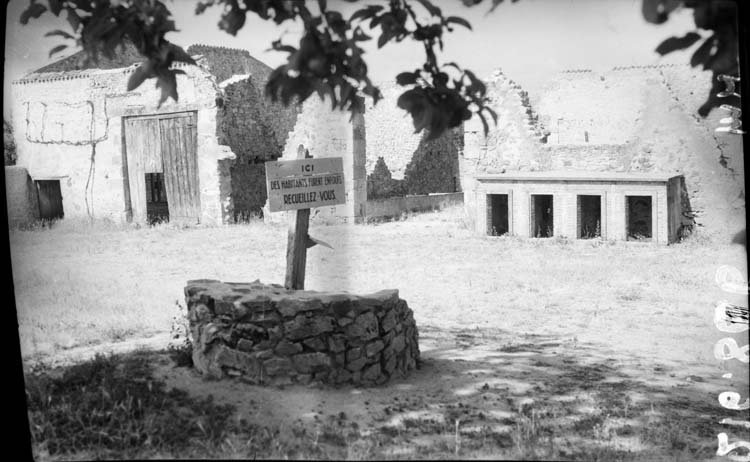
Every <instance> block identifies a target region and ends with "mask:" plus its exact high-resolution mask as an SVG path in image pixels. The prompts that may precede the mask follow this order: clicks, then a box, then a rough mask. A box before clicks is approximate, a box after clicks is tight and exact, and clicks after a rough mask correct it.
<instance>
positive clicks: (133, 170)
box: [125, 118, 163, 223]
mask: <svg viewBox="0 0 750 462" xmlns="http://www.w3.org/2000/svg"><path fill="white" fill-rule="evenodd" d="M125 151H126V153H127V170H128V186H129V188H128V189H129V191H130V214H131V219H132V220H133V221H134V222H136V223H145V222H146V173H161V172H162V171H163V167H162V159H161V140H160V136H159V119H156V118H128V119H125Z"/></svg>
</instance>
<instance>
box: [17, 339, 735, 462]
mask: <svg viewBox="0 0 750 462" xmlns="http://www.w3.org/2000/svg"><path fill="white" fill-rule="evenodd" d="M507 338H510V336H509V335H507V333H503V332H501V331H497V330H494V331H489V330H452V331H445V330H438V329H429V328H422V329H420V347H421V350H422V364H421V367H420V369H419V370H417V371H415V372H414V373H413V374H411V375H410V376H409V377H406V378H402V379H398V380H394V381H392V382H391V383H389V384H387V385H385V386H382V387H374V388H356V387H351V386H349V387H341V388H335V389H332V388H328V387H323V386H290V387H286V388H271V387H259V386H253V385H248V384H245V383H242V382H239V381H236V380H227V381H218V382H217V381H207V380H204V379H202V378H201V377H199V376H198V375H197V374H196V372H195V371H194V370H192V369H189V368H185V367H175V365H174V363H173V362H172V361H170V360H169V356H168V355H167V354H166V353H163V352H161V353H155V354H153V355H152V356H151V357H152V360H151V361H152V364H153V365H154V370H153V376H154V377H155V378H156V379H157V380H159V381H164V383H165V389H171V388H176V389H179V390H184V391H185V392H187V393H188V395H189V396H191V397H193V398H194V399H195V400H196V401H199V402H201V400H205V399H206V398H207V397H208V396H211V397H212V400H214V401H215V402H216V403H218V404H220V405H222V406H227V405H229V406H230V407H227V408H222V409H224V410H223V411H222V412H223V413H224V414H225V415H226V417H227V422H237V423H238V424H237V425H228V426H227V427H226V429H225V430H224V433H222V434H221V437H218V438H217V437H216V435H214V437H213V440H212V441H213V443H212V444H214V446H212V447H213V448H214V449H213V450H214V451H218V453H217V452H214V453H213V454H214V456H215V457H237V456H240V457H262V458H265V457H290V458H310V457H315V458H335V459H342V458H346V459H372V458H389V459H392V458H399V459H401V458H403V459H424V458H431V459H435V458H493V459H545V460H550V459H563V460H607V461H611V460H649V461H653V460H707V459H708V460H712V459H714V458H716V460H723V458H719V457H718V456H716V449H717V446H718V444H717V435H718V434H719V433H721V432H725V433H727V434H728V435H729V440H730V442H732V441H736V440H738V439H742V440H748V437H749V436H750V435H749V434H750V431H748V429H746V428H743V427H738V426H728V425H722V424H721V423H720V421H721V420H722V419H724V418H732V419H735V420H748V418H750V413H749V412H748V411H747V410H744V411H732V410H728V409H725V408H723V407H722V406H721V405H720V404H719V402H718V401H717V396H718V394H719V393H720V392H722V391H726V390H731V389H734V390H744V389H746V388H747V382H746V381H745V382H742V380H746V378H736V379H733V380H734V381H733V380H728V379H726V378H722V377H721V374H720V372H721V371H719V370H718V369H717V368H712V367H711V366H710V365H709V366H705V367H701V366H700V365H695V364H690V365H688V364H687V363H686V365H684V366H678V365H674V364H672V365H664V364H653V363H645V362H641V361H640V360H639V358H626V357H623V356H622V355H616V354H613V353H611V352H606V351H602V349H601V348H598V347H596V346H594V345H586V344H579V343H578V342H576V341H575V340H561V339H557V338H553V337H549V336H541V335H532V336H525V337H523V338H520V339H519V340H518V341H514V342H507V341H504V340H503V339H507ZM141 354H142V353H141ZM613 358H616V359H613ZM27 382H28V379H27ZM744 398H745V397H744V396H743V399H744ZM183 406H184V404H183ZM227 409H231V410H227ZM143 418H147V416H146V417H143ZM239 422H243V423H244V424H243V425H239ZM245 424H247V425H245ZM32 425H33V416H32ZM248 425H249V426H248ZM214 433H215V432H214ZM197 436H198V437H199V436H200V433H197ZM260 441H266V443H268V444H267V449H263V448H264V447H266V443H264V444H263V445H259V442H260ZM271 442H272V444H271ZM37 443H40V444H41V443H43V442H37ZM738 451H741V449H740V450H738ZM167 452H168V453H169V454H170V455H171V456H178V457H179V456H190V455H194V454H196V453H195V452H190V451H189V450H188V449H185V450H184V452H178V453H174V452H172V451H171V450H168V448H167ZM198 453H200V452H198ZM133 454H139V453H137V452H135V453H133ZM737 454H741V452H739V453H737ZM126 455H128V454H126ZM130 455H132V454H130Z"/></svg>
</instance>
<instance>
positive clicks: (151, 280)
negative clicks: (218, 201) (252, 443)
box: [11, 212, 750, 460]
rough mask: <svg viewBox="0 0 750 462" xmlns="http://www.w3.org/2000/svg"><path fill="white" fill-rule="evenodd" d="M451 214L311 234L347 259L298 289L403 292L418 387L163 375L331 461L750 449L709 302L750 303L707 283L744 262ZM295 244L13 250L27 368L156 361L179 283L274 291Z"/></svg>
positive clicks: (103, 240) (61, 235)
mask: <svg viewBox="0 0 750 462" xmlns="http://www.w3.org/2000/svg"><path fill="white" fill-rule="evenodd" d="M451 213H453V214H451ZM455 213H456V212H447V213H446V212H444V213H442V214H427V215H426V216H418V217H412V218H411V219H409V220H407V221H403V222H395V223H385V224H380V225H368V226H359V227H347V226H322V227H314V228H313V229H312V231H311V234H312V235H313V236H315V237H317V238H320V239H323V240H324V241H326V242H330V243H332V244H333V245H334V247H335V249H336V250H335V251H329V250H328V249H318V248H315V249H312V250H311V251H310V253H309V257H308V285H307V287H309V288H314V289H317V290H342V289H343V290H348V291H352V292H359V293H365V292H368V291H375V290H380V289H384V288H399V290H400V294H401V297H402V298H404V299H405V300H407V302H408V303H409V306H410V308H412V309H413V310H414V315H415V319H416V321H417V325H418V328H419V341H420V350H421V352H422V364H421V368H420V369H419V370H417V371H415V372H414V373H413V374H411V375H410V376H409V377H407V378H403V379H399V380H395V381H392V382H390V383H389V384H387V385H384V386H381V387H374V388H357V387H351V386H349V387H342V388H335V389H334V388H327V387H321V386H289V387H285V388H283V389H279V388H272V387H258V386H252V385H248V384H245V383H242V382H238V381H220V382H216V381H207V380H204V379H202V378H201V377H199V376H197V375H196V373H195V372H194V371H193V370H191V369H187V368H180V367H175V366H174V364H173V363H172V362H171V361H170V360H169V358H168V356H167V355H166V354H161V355H159V356H158V357H159V358H161V359H160V360H158V361H157V364H158V370H157V373H158V375H160V376H161V377H163V378H164V379H165V380H166V381H167V383H168V384H169V385H170V386H174V387H177V388H180V389H185V390H187V391H188V392H189V393H191V394H193V395H195V396H207V395H209V394H210V395H213V396H214V397H215V398H216V399H217V400H218V401H219V402H224V403H228V404H233V405H235V406H236V407H237V418H238V419H239V418H244V419H246V420H249V421H251V422H257V423H259V424H262V425H265V426H268V427H269V428H272V427H275V428H282V429H285V430H286V431H292V432H297V431H298V430H299V432H301V433H295V434H301V435H305V436H303V437H304V438H310V439H311V440H314V442H315V444H316V445H318V444H320V445H321V447H325V448H327V449H326V451H329V452H326V454H329V455H330V457H334V458H344V457H345V458H354V459H357V458H371V457H373V455H375V457H387V458H410V459H412V458H423V457H427V458H444V457H467V458H557V459H560V458H562V459H570V458H572V459H584V460H594V459H598V460H618V459H624V460H696V458H697V459H699V460H713V459H716V460H723V458H720V457H718V456H716V448H717V435H718V434H719V433H721V432H726V433H728V435H729V440H730V442H733V441H736V440H738V439H742V440H746V441H747V440H748V439H749V438H750V429H748V428H743V427H740V426H733V425H726V424H721V423H720V421H721V420H722V419H726V418H731V419H735V420H748V419H749V418H750V413H749V412H748V411H747V410H743V411H732V410H727V409H725V408H723V407H722V406H721V405H720V403H719V402H718V399H717V397H718V395H719V393H721V392H723V391H730V390H734V391H738V392H740V393H741V395H742V400H743V401H744V399H745V398H746V394H745V392H743V391H742V390H747V389H748V382H749V381H748V368H747V366H746V365H745V364H742V363H740V362H739V361H736V360H731V361H721V360H718V359H716V358H715V357H714V354H713V346H714V344H715V343H716V341H717V340H719V339H720V338H723V337H726V336H732V337H733V338H735V339H736V340H737V343H739V344H740V345H744V344H747V343H748V340H747V339H748V335H747V334H748V332H747V331H744V332H742V333H737V334H731V335H730V334H726V333H723V332H721V331H719V330H718V329H716V327H715V326H714V324H713V314H714V306H715V305H716V302H717V301H718V300H728V301H730V302H732V303H737V304H740V305H744V306H747V296H746V295H736V294H729V293H726V292H723V291H722V290H721V289H720V288H719V287H718V286H717V284H716V282H715V280H714V275H715V271H716V268H717V267H718V266H720V265H723V264H729V265H733V266H735V267H737V268H738V269H739V270H740V272H741V273H742V275H743V277H745V280H746V275H747V268H746V256H745V253H744V249H743V248H741V247H739V246H731V245H728V244H721V243H719V244H717V243H710V242H706V243H696V242H693V243H686V244H680V245H677V246H670V247H659V246H654V245H649V244H622V243H617V244H615V243H601V242H599V243H596V242H568V241H565V240H560V239H551V240H543V241H542V240H526V241H524V240H519V239H515V238H483V237H476V236H473V235H471V233H470V232H469V231H468V230H467V229H466V227H465V226H461V224H460V222H458V221H457V220H456V219H455V218H456V217H455ZM285 231H286V230H285V228H283V227H277V228H273V227H271V228H268V227H262V226H257V225H255V226H244V227H241V226H238V227H229V228H226V227H225V228H218V229H197V230H187V231H185V230H171V229H166V228H162V229H158V228H157V229H148V230H137V231H134V230H114V231H106V232H91V231H83V232H81V231H79V230H74V231H73V232H71V231H70V230H67V231H66V230H58V231H55V230H50V231H48V232H39V231H37V232H25V233H17V234H15V235H12V236H11V246H12V247H11V248H12V251H11V252H12V257H13V272H14V280H15V281H16V297H17V305H18V315H19V324H20V332H21V337H22V353H23V356H24V361H25V364H26V366H27V368H29V369H34V368H38V367H41V365H44V367H46V368H48V367H52V366H55V365H64V364H70V363H71V362H76V361H80V360H82V359H85V358H87V357H91V356H93V354H94V353H97V352H124V351H128V350H132V349H134V348H146V349H152V350H158V349H161V348H164V347H165V346H166V345H167V343H168V342H169V341H170V339H171V336H170V333H169V330H170V323H172V322H173V318H174V316H175V314H176V313H177V314H179V310H177V309H176V308H175V300H177V302H178V303H179V301H180V299H181V298H182V293H181V290H182V286H183V285H184V282H185V281H186V280H188V279H195V278H199V277H201V278H204V277H205V278H214V279H221V280H225V281H242V280H248V281H249V280H254V279H256V278H260V279H261V280H263V282H275V281H279V280H281V276H282V275H283V259H282V258H278V257H279V255H283V247H284V243H285V239H284V237H285V236H284V234H285ZM258 242H267V243H268V245H258ZM186 249H191V250H190V251H189V252H186ZM146 263H148V264H146ZM134 268H135V270H134ZM183 303H184V301H183ZM118 329H119V330H118ZM728 374H731V377H729V375H728Z"/></svg>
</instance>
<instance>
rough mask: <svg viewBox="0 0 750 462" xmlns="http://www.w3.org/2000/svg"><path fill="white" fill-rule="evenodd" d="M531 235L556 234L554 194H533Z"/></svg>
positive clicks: (544, 235) (547, 235)
mask: <svg viewBox="0 0 750 462" xmlns="http://www.w3.org/2000/svg"><path fill="white" fill-rule="evenodd" d="M529 221H530V223H531V237H552V236H553V235H554V231H555V230H554V204H553V196H552V194H532V195H531V219H530V220H529Z"/></svg>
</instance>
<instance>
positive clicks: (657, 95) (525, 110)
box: [460, 65, 745, 233]
mask: <svg viewBox="0 0 750 462" xmlns="http://www.w3.org/2000/svg"><path fill="white" fill-rule="evenodd" d="M710 78H711V74H710V72H704V71H700V70H697V69H693V68H691V67H690V66H688V65H663V66H661V65H660V66H631V67H626V68H625V67H622V68H614V69H612V70H611V71H609V72H604V73H596V72H592V71H589V70H577V71H566V72H563V73H561V74H559V75H557V76H556V77H554V78H553V79H552V80H551V81H550V82H548V84H547V85H546V86H545V87H544V89H543V90H542V93H541V95H540V96H539V98H538V102H537V103H536V105H535V106H536V108H537V109H538V113H539V116H538V117H536V115H535V114H533V111H530V107H529V104H528V99H526V100H524V98H522V93H521V92H522V90H520V87H519V86H517V85H516V84H514V83H513V82H512V81H511V80H510V79H507V78H506V77H505V76H504V75H502V73H500V72H498V73H497V74H496V75H495V76H494V77H493V79H491V80H490V82H488V88H489V89H490V93H491V95H492V99H493V104H494V107H495V109H496V111H497V112H498V127H497V128H494V129H492V130H491V132H490V135H489V137H488V138H484V136H483V135H482V132H481V125H480V124H479V123H478V121H476V120H472V121H471V122H470V123H468V124H467V125H466V146H465V148H464V155H463V156H462V157H461V158H460V161H461V172H462V174H461V176H462V180H463V185H464V190H465V191H467V192H468V193H467V194H465V205H466V207H467V212H468V214H469V215H475V214H476V213H477V212H476V185H475V184H473V176H474V175H476V174H481V173H500V172H502V171H509V172H511V171H556V170H565V171H592V172H639V173H665V174H669V175H673V174H674V175H677V174H682V175H684V177H685V186H686V188H687V192H686V194H685V198H684V200H683V201H682V205H683V210H682V223H681V226H683V227H684V228H685V230H688V231H689V230H690V229H691V228H692V227H693V226H694V224H695V225H697V226H703V227H705V228H707V229H709V230H710V231H712V232H713V231H715V232H718V233H724V232H729V233H733V232H737V231H739V230H741V229H743V228H744V227H745V219H744V216H745V196H744V194H745V192H744V160H743V157H742V139H741V138H742V137H740V136H732V135H726V134H719V133H715V132H714V129H715V128H716V127H718V126H719V125H720V124H719V119H720V118H722V117H725V116H726V114H725V113H724V111H722V110H718V109H717V110H714V111H713V112H712V113H711V114H709V116H708V117H707V118H705V119H703V118H701V117H700V116H699V115H698V114H697V111H698V108H699V107H700V106H701V104H702V103H703V102H704V101H705V99H706V96H707V92H708V90H709V87H710ZM529 112H531V115H529Z"/></svg>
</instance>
